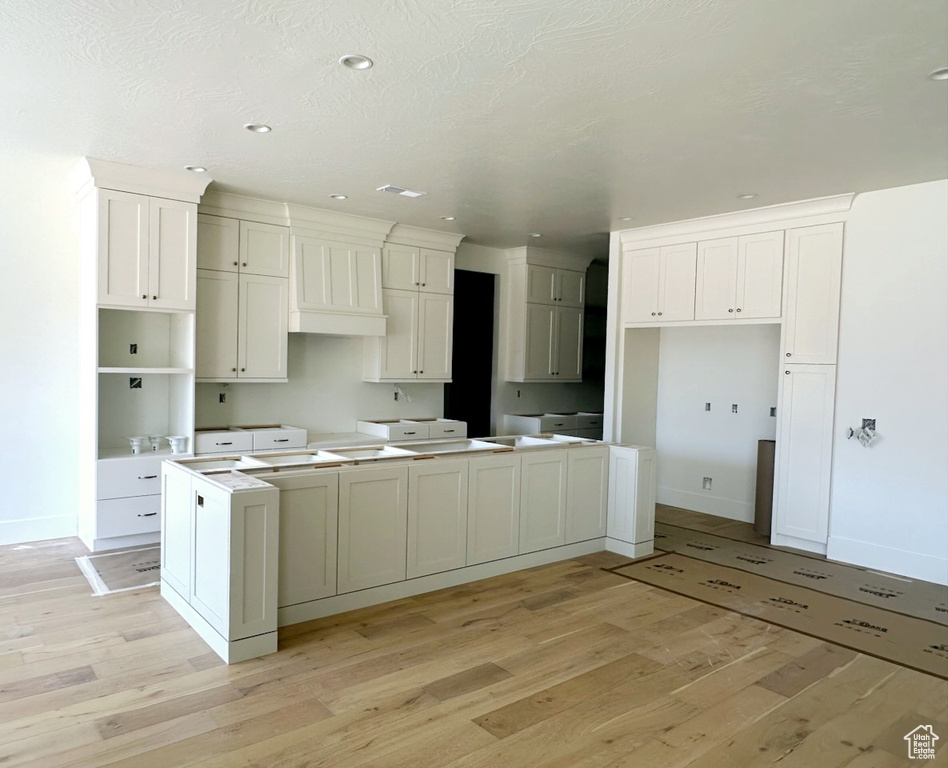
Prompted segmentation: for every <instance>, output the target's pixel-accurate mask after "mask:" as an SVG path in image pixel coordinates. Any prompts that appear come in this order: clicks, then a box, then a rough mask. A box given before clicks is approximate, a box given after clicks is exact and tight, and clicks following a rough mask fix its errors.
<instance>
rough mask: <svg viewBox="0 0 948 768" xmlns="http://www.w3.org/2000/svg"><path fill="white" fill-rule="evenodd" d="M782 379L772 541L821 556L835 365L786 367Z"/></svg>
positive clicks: (826, 512) (825, 525) (826, 514)
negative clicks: (814, 552)
mask: <svg viewBox="0 0 948 768" xmlns="http://www.w3.org/2000/svg"><path fill="white" fill-rule="evenodd" d="M780 379H781V381H780V385H781V396H780V413H781V414H783V418H782V419H781V422H780V426H779V429H778V431H777V446H776V457H775V462H774V465H775V466H774V471H775V476H774V521H773V541H774V543H775V544H782V545H785V546H793V545H796V546H798V547H800V548H803V549H810V550H813V551H818V552H821V551H823V550H824V548H825V546H826V537H827V533H828V528H829V494H830V469H831V460H832V451H833V407H834V400H835V396H836V366H835V365H787V366H784V368H783V374H782V375H781V376H780ZM785 537H791V538H792V539H793V540H792V541H788V540H787V539H786V538H785ZM797 540H800V541H797Z"/></svg>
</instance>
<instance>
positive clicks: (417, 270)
mask: <svg viewBox="0 0 948 768" xmlns="http://www.w3.org/2000/svg"><path fill="white" fill-rule="evenodd" d="M420 285H421V253H420V251H419V249H418V248H413V247H411V246H408V245H387V246H385V248H383V249H382V288H395V289H396V290H402V291H417V290H418V287H419V286H420Z"/></svg>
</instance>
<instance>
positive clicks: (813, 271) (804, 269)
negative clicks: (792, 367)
mask: <svg viewBox="0 0 948 768" xmlns="http://www.w3.org/2000/svg"><path fill="white" fill-rule="evenodd" d="M787 238H788V239H787V316H786V322H785V324H784V331H783V355H784V361H785V362H787V363H822V364H827V365H832V364H834V363H835V362H836V348H837V340H838V334H839V291H840V278H841V274H842V258H843V225H842V223H835V224H824V225H821V226H816V227H802V228H800V229H791V230H789V231H788V234H787Z"/></svg>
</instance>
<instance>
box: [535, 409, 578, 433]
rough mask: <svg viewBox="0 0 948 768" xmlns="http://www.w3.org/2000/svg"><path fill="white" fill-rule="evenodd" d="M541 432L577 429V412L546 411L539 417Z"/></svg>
mask: <svg viewBox="0 0 948 768" xmlns="http://www.w3.org/2000/svg"><path fill="white" fill-rule="evenodd" d="M539 422H540V431H541V432H564V431H569V430H573V429H576V414H575V413H565V414H564V413H545V414H543V416H541V417H540V419H539Z"/></svg>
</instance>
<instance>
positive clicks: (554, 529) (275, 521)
mask: <svg viewBox="0 0 948 768" xmlns="http://www.w3.org/2000/svg"><path fill="white" fill-rule="evenodd" d="M654 465H655V462H654V450H653V449H651V448H643V447H637V446H617V445H609V444H606V443H602V442H598V441H595V440H584V439H580V438H576V437H567V436H562V435H538V436H516V437H509V438H504V437H501V438H485V439H483V440H468V439H464V440H436V441H431V442H426V443H406V444H400V445H399V444H395V445H392V444H388V445H376V446H365V445H361V446H356V447H347V446H339V447H332V448H327V449H319V450H309V451H295V452H290V453H279V454H272V453H271V454H265V455H261V454H257V455H235V456H215V457H208V458H188V459H181V460H178V461H174V460H168V461H165V462H164V463H163V466H162V503H161V518H162V519H161V545H162V546H161V594H162V596H163V597H164V598H165V599H166V600H168V602H170V603H171V604H172V605H173V606H174V607H175V609H176V610H177V611H178V612H179V613H180V614H181V615H182V616H183V617H184V618H185V619H186V620H187V621H188V623H189V624H190V625H191V626H192V627H193V628H194V629H195V630H196V631H197V632H198V633H199V634H200V635H201V637H202V638H203V639H204V640H205V641H206V642H207V643H208V644H209V645H210V646H211V647H212V648H213V649H214V651H215V652H216V653H218V654H219V655H220V656H221V658H223V659H224V660H225V661H226V662H228V663H232V662H237V661H242V660H244V659H249V658H254V657H257V656H262V655H265V654H267V653H273V652H275V651H276V650H277V631H278V627H280V626H286V625H289V624H295V623H298V622H302V621H308V620H310V619H315V618H319V617H322V616H328V615H331V614H335V613H341V612H343V611H348V610H352V609H355V608H361V607H365V606H368V605H374V604H377V603H382V602H385V601H388V600H393V599H398V598H402V597H407V596H410V595H416V594H421V593H423V592H429V591H432V590H436V589H442V588H445V587H451V586H456V585H458V584H463V583H466V582H470V581H475V580H477V579H482V578H487V577H490V576H496V575H498V574H501V573H508V572H511V571H516V570H520V569H523V568H530V567H533V566H537V565H543V564H546V563H550V562H554V561H556V560H563V559H567V558H571V557H577V556H579V555H584V554H589V553H592V552H598V551H601V550H603V549H607V550H610V551H615V552H620V553H622V554H625V555H628V556H631V557H640V556H642V555H646V554H650V553H651V552H652V539H653V530H654V512H655V471H654Z"/></svg>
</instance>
